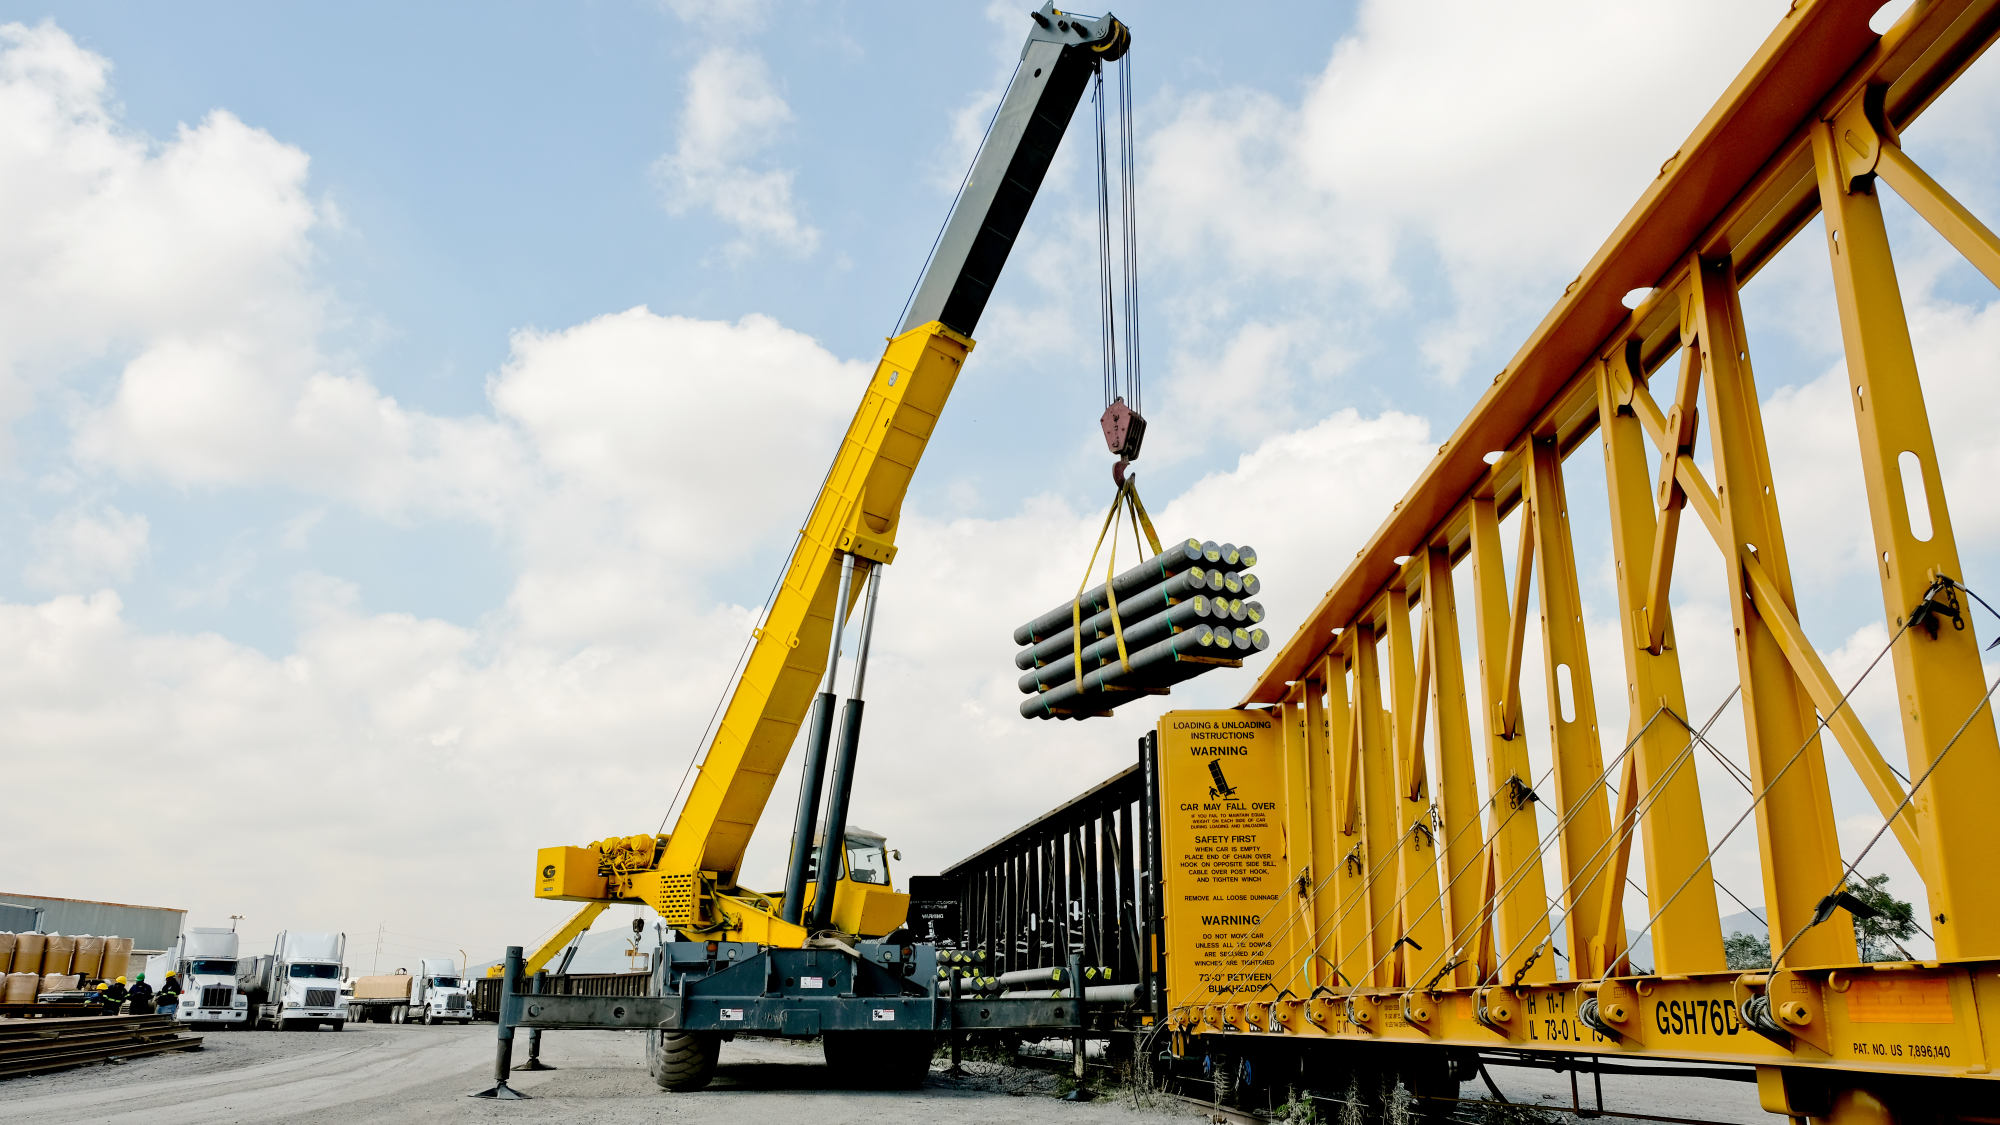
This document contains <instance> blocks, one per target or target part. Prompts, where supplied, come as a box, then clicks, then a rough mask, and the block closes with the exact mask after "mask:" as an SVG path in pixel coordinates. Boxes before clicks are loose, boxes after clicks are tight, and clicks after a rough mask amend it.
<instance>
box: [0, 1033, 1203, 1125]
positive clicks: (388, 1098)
mask: <svg viewBox="0 0 2000 1125" xmlns="http://www.w3.org/2000/svg"><path fill="white" fill-rule="evenodd" d="M205 1035H206V1046H205V1047H204V1049H202V1050H200V1051H194V1052H188V1053H183V1054H172V1055H159V1056H155V1057H152V1058H146V1059H136V1060H134V1061H132V1062H130V1063H127V1064H125V1065H122V1066H116V1065H113V1066H92V1067H84V1068H81V1069H78V1070H70V1071H63V1072H59V1073H56V1074H50V1075H43V1076H40V1077H34V1078H21V1079H14V1080H11V1081H8V1082H5V1083H4V1084H0V1120H7V1121H13V1120H33V1121H34V1122H36V1123H37V1125H62V1123H67V1122H93V1123H95V1122H115V1123H118V1125H125V1123H131V1125H141V1123H143V1125H196V1123H200V1125H210V1123H233V1122H242V1123H245V1125H248V1123H252V1122H260V1123H261V1122H271V1121H284V1122H297V1123H300V1125H311V1123H314V1122H328V1123H333V1122H339V1123H340V1125H353V1123H354V1122H357V1121H367V1122H420V1121H421V1122H437V1121H478V1122H486V1121H503V1122H507V1123H509V1125H516V1123H529V1122H544V1121H557V1120H560V1121H564V1122H589V1123H603V1125H618V1123H623V1122H642V1121H643V1122H653V1121H659V1120H662V1119H664V1120H668V1121H676V1122H711V1121H712V1122H717V1123H724V1122H726V1123H728V1125H742V1123H743V1122H744V1121H748V1120H759V1119H779V1120H812V1121H817V1122H827V1123H829V1125H831V1123H839V1122H860V1121H867V1122H870V1123H880V1125H900V1123H909V1125H984V1123H987V1122H1019V1121H1024V1120H1037V1121H1061V1122H1074V1123H1076V1125H1096V1123H1099V1122H1117V1123H1119V1125H1151V1123H1154V1122H1174V1123H1176V1125H1187V1123H1188V1122H1190V1121H1192V1120H1195V1119H1194V1118H1192V1117H1190V1116H1188V1115H1186V1114H1184V1113H1182V1112H1180V1111H1177V1110H1175V1109H1170V1108H1166V1107H1161V1108H1158V1109H1153V1110H1145V1111H1135V1110H1134V1109H1132V1108H1131V1107H1130V1106H1129V1105H1127V1104H1125V1103H1123V1102H1119V1101H1115V1100H1111V1099H1105V1100H1100V1101H1095V1102H1086V1103H1069V1102H1061V1101H1057V1100H1055V1099H1054V1098H1053V1097H1051V1096H1050V1092H1051V1091H1052V1090H1053V1087H1054V1083H1055V1080H1054V1078H1053V1076H1049V1075H1044V1074H1039V1073H1035V1072H1030V1071H1020V1070H1008V1071H1006V1072H1005V1073H1004V1075H1002V1076H1000V1077H975V1078H971V1079H965V1080H958V1079H951V1078H945V1077H943V1076H941V1075H933V1076H932V1078H931V1081H930V1082H929V1083H928V1084H927V1085H926V1086H925V1088H924V1089H922V1090H907V1091H892V1092H882V1091H864V1090H841V1089H838V1088H833V1089H829V1087H837V1086H838V1083H837V1082H836V1081H834V1079H835V1076H834V1075H831V1074H829V1073H828V1072H827V1069H826V1065H825V1063H824V1061H823V1059H822V1057H821V1055H820V1052H819V1048H818V1046H817V1045H813V1046H802V1045H796V1044H792V1043H786V1042H782V1041H780V1042H773V1041H760V1040H744V1041H740V1042H736V1043H729V1044H725V1045H724V1046H723V1049H722V1063H721V1066H720V1068H719V1070H718V1072H717V1078H716V1080H715V1083H714V1085H713V1086H711V1087H710V1088H709V1089H707V1090H704V1091H702V1092H700V1093H697V1094H666V1093H662V1092H661V1091H660V1090H659V1089H658V1088H657V1087H655V1086H654V1085H653V1080H652V1079H651V1078H649V1077H647V1075H646V1068H645V1066H644V1064H643V1063H642V1062H641V1061H640V1057H639V1052H640V1040H639V1037H638V1036H637V1035H633V1034H628V1033H621V1032H613V1031H572V1032H563V1033H560V1034H558V1033H551V1034H550V1035H549V1036H548V1038H547V1041H546V1043H545V1045H544V1049H543V1057H544V1058H545V1059H546V1060H547V1061H549V1062H552V1063H554V1064H555V1065H557V1066H559V1067H561V1068H562V1069H560V1070H555V1071H543V1072H539V1073H517V1074H516V1075H514V1078H513V1082H512V1085H513V1086H514V1087H515V1088H516V1089H518V1090H520V1091H521V1092H522V1093H525V1094H528V1095H529V1096H530V1097H531V1098H532V1099H533V1100H532V1101H525V1102H509V1103H495V1102H487V1101H476V1100H474V1099H471V1098H468V1097H466V1096H465V1095H466V1094H467V1093H469V1092H470V1091H472V1090H475V1089H479V1088H480V1087H482V1086H486V1085H490V1080H491V1077H492V1070H493V1027H492V1025H491V1024H475V1025H473V1026H471V1027H465V1028H458V1027H419V1026H415V1025H389V1024H357V1025H354V1026H351V1027H349V1028H347V1029H346V1030H345V1031H341V1032H332V1031H320V1032H285V1033H280V1032H270V1031H264V1032H251V1031H219V1032H207V1033H205ZM525 1057H526V1049H525V1041H523V1046H522V1047H521V1048H520V1049H519V1050H518V1051H517V1054H516V1059H517V1061H518V1060H519V1059H522V1058H525ZM991 1069H996V1070H997V1069H998V1068H991ZM749 1098H754V1099H756V1102H757V1105H756V1106H755V1107H754V1109H753V1108H751V1107H748V1106H746V1105H745V1104H744V1103H745V1100H746V1099H749ZM1024 1099H1025V1100H1024ZM786 1102H791V1103H796V1104H790V1105H786V1104H779V1103H786ZM773 1115H775V1117H774V1116H773Z"/></svg>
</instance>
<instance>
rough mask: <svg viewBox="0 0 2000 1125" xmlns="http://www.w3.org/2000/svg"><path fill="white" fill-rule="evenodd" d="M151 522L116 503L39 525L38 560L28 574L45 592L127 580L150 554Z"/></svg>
mask: <svg viewBox="0 0 2000 1125" xmlns="http://www.w3.org/2000/svg"><path fill="white" fill-rule="evenodd" d="M150 533H151V525H150V524H149V523H148V522H147V520H146V517H145V516H141V515H130V514H127V513H125V512H121V511H119V510H118V509H116V508H113V507H111V506H110V505H101V506H99V507H98V508H96V509H95V510H94V511H83V510H77V511H71V512H65V513H64V514H62V515H60V516H57V517H56V518H55V519H52V520H50V521H48V522H47V523H44V524H42V525H41V526H40V527H38V528H36V529H35V531H34V534H33V536H32V540H33V543H34V546H35V559H34V561H33V562H31V563H29V564H28V569H27V573H26V575H25V577H26V578H27V580H28V583H29V584H30V585H32V586H35V587H38V588H40V589H44V590H75V589H91V588H95V587H96V586H98V585H99V584H101V583H106V582H122V581H124V580H125V579H128V578H130V577H132V571H133V569H134V568H136V567H137V566H138V565H139V563H140V562H142V561H143V560H144V559H145V558H146V556H147V554H148V552H149V543H148V537H149V535H150Z"/></svg>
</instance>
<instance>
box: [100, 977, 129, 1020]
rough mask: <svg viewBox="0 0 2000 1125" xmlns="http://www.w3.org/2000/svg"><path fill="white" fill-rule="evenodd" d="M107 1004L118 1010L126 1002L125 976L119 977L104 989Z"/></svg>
mask: <svg viewBox="0 0 2000 1125" xmlns="http://www.w3.org/2000/svg"><path fill="white" fill-rule="evenodd" d="M104 999H105V1001H106V1003H105V1006H106V1007H108V1008H110V1009H111V1010H112V1011H114V1012H116V1011H117V1010H118V1009H119V1008H121V1007H123V1006H124V1004H125V978H124V977H119V978H118V979H117V980H115V981H112V982H111V983H110V984H109V985H107V986H106V987H105V989H104Z"/></svg>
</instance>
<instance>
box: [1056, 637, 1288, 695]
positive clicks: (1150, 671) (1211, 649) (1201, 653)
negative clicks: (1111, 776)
mask: <svg viewBox="0 0 2000 1125" xmlns="http://www.w3.org/2000/svg"><path fill="white" fill-rule="evenodd" d="M1270 645H1271V637H1270V634H1269V633H1267V632H1265V630H1264V629H1262V628H1254V629H1247V628H1236V629H1231V628H1228V627H1221V628H1215V627H1211V626H1208V625H1201V624H1198V625H1195V626H1193V627H1192V628H1190V629H1187V630H1185V631H1183V632H1179V633H1175V634H1173V635H1172V636H1170V637H1167V638H1165V639H1164V640H1161V641H1157V642H1155V643H1154V644H1151V645H1148V646H1147V647H1145V648H1142V649H1140V650H1139V651H1137V652H1129V654H1128V656H1127V657H1126V658H1125V659H1123V660H1121V659H1119V658H1118V655H1117V653H1116V652H1113V653H1112V655H1111V659H1110V660H1108V661H1106V662H1105V663H1103V664H1102V665H1100V666H1099V667H1097V668H1096V669H1094V670H1093V669H1090V668H1089V667H1088V666H1086V667H1085V671H1084V675H1083V679H1082V680H1077V679H1075V678H1073V677H1072V678H1071V679H1070V680H1068V681H1067V682H1065V683H1061V684H1058V685H1056V686H1054V687H1052V688H1049V689H1048V690H1046V691H1043V692H1041V693H1040V694H1038V695H1036V696H1035V697H1034V698H1032V699H1028V700H1025V701H1023V702H1022V704H1021V714H1022V716H1023V717H1025V718H1030V719H1069V718H1083V717H1086V716H1090V715H1108V714H1110V713H1111V709H1112V708H1114V707H1117V706H1119V705H1120V704H1122V703H1126V702H1129V701H1130V700H1131V699H1132V698H1134V697H1135V696H1138V695H1164V694H1166V692H1167V689H1169V688H1171V687H1172V686H1173V685H1174V684H1177V683H1181V682H1183V681H1185V680H1190V679H1193V678H1194V677H1196V676H1198V675H1201V674H1202V673H1203V672H1207V671H1209V670H1211V669H1213V668H1217V667H1231V668H1234V667H1240V666H1241V664H1242V659H1241V657H1242V656H1243V655H1248V654H1249V653H1252V652H1262V651H1264V650H1265V649H1267V648H1269V647H1270ZM1237 654H1240V655H1237ZM1052 667H1053V666H1052Z"/></svg>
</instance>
